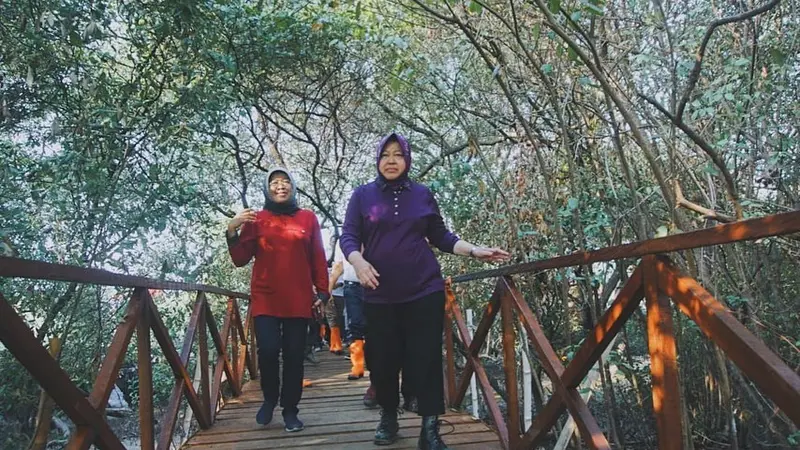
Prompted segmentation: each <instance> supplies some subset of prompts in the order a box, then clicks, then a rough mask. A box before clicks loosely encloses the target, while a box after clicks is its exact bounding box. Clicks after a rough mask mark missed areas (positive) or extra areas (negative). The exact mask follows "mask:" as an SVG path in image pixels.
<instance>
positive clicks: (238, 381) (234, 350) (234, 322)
mask: <svg viewBox="0 0 800 450" xmlns="http://www.w3.org/2000/svg"><path fill="white" fill-rule="evenodd" d="M228 305H229V309H228V311H229V312H230V313H231V329H230V333H231V335H230V339H231V367H232V368H233V379H232V380H231V383H232V384H233V385H234V386H236V389H234V392H237V394H236V395H238V393H241V388H242V375H241V374H240V373H239V325H240V324H239V320H238V319H239V312H238V311H237V306H236V300H235V299H234V298H233V297H231V298H229V299H228Z"/></svg>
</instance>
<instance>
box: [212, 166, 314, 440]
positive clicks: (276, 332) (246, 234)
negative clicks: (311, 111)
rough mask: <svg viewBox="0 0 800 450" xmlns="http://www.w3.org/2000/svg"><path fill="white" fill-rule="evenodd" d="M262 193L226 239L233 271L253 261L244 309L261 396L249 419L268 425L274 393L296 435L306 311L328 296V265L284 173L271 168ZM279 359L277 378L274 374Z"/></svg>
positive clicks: (275, 402)
mask: <svg viewBox="0 0 800 450" xmlns="http://www.w3.org/2000/svg"><path fill="white" fill-rule="evenodd" d="M264 192H265V197H266V200H265V204H264V209H263V210H261V211H258V212H256V211H254V210H252V209H249V208H248V209H245V210H243V211H241V212H239V213H238V214H236V215H235V216H234V217H233V219H231V221H230V222H229V223H228V229H227V231H226V237H227V241H228V252H229V253H230V256H231V259H232V260H233V263H234V264H235V265H236V267H242V266H245V265H247V264H248V263H249V262H250V260H252V259H255V263H254V264H253V271H252V275H251V278H250V306H251V310H252V315H253V324H254V326H255V334H256V341H257V344H258V365H259V369H260V372H261V390H262V392H263V395H264V403H263V404H262V405H261V408H260V409H259V410H258V413H257V414H256V422H258V423H259V424H261V425H266V424H268V423H270V422H271V421H272V416H273V411H274V409H275V406H277V405H278V398H279V394H280V405H281V406H282V407H283V422H284V426H285V430H286V431H288V432H296V431H301V430H302V429H303V427H304V426H303V422H302V421H300V419H298V413H299V409H298V407H297V405H298V403H299V402H300V398H301V397H302V395H303V359H304V353H305V352H304V350H305V344H306V334H307V332H308V326H309V321H310V320H311V318H312V314H313V312H312V311H314V310H319V308H321V306H322V304H323V303H325V302H327V300H328V297H329V296H330V294H329V292H328V270H327V269H328V268H327V263H326V260H325V249H324V248H323V246H322V233H321V231H320V226H319V221H318V220H317V216H316V215H315V214H314V213H313V212H312V211H310V210H307V209H300V208H299V207H298V206H297V201H296V194H297V187H296V185H295V182H294V180H293V179H292V177H291V175H290V174H289V171H287V170H285V169H275V170H272V171H270V172H269V174H268V175H267V178H266V181H265V183H264ZM315 288H316V293H315V291H314V289H315ZM281 354H282V356H283V380H281V378H280V377H279V375H278V371H279V366H280V365H279V363H278V357H279V355H281ZM281 381H283V384H282V385H281Z"/></svg>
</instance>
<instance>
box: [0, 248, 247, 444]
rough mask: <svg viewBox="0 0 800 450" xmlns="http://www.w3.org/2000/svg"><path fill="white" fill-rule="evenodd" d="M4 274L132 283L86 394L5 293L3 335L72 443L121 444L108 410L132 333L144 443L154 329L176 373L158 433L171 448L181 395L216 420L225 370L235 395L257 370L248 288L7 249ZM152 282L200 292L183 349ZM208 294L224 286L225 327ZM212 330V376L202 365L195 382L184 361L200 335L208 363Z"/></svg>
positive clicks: (202, 417)
mask: <svg viewBox="0 0 800 450" xmlns="http://www.w3.org/2000/svg"><path fill="white" fill-rule="evenodd" d="M0 278H28V279H38V280H52V281H62V282H75V283H85V284H95V285H104V286H118V287H132V288H134V291H133V294H132V295H131V298H130V300H129V302H128V304H127V308H126V310H125V314H124V316H123V319H122V321H121V323H120V324H119V325H118V326H117V328H116V330H115V332H114V336H113V338H112V340H111V343H110V345H109V346H108V348H107V351H106V356H105V359H104V360H103V363H102V365H101V366H100V371H99V372H98V375H97V378H96V380H95V383H94V387H93V389H92V392H91V393H90V394H89V396H88V397H86V396H85V394H84V393H83V392H82V391H81V390H80V389H79V388H78V387H77V386H76V385H75V384H74V383H73V382H72V380H70V378H69V376H68V375H67V374H66V373H65V372H64V370H63V369H61V367H60V366H59V365H58V362H57V361H56V360H55V359H54V358H53V357H52V356H50V354H49V353H48V352H47V350H46V349H45V348H44V347H43V345H42V343H41V342H40V340H39V339H37V338H36V337H34V334H33V331H32V330H31V329H30V327H28V325H27V324H26V323H25V321H24V320H23V319H22V317H20V316H19V314H18V313H17V312H16V311H15V310H14V308H13V307H12V306H11V305H10V304H9V303H8V301H7V300H6V299H5V297H3V295H2V293H0V342H2V343H3V345H4V346H5V347H6V348H7V349H8V350H9V352H11V354H12V355H14V357H15V358H16V359H17V360H18V361H19V362H20V363H21V364H22V365H23V367H25V369H26V370H27V371H28V372H29V373H30V374H31V375H32V376H33V378H34V379H36V381H37V382H38V383H39V385H40V386H41V387H42V389H43V390H44V391H45V392H47V394H49V395H50V396H51V397H52V398H53V400H54V401H55V403H56V404H57V405H58V406H59V407H61V409H62V410H63V411H64V412H65V413H66V414H67V416H68V417H69V418H70V419H71V420H72V421H73V423H75V425H76V426H77V429H76V431H75V433H73V434H72V436H71V437H70V441H69V442H68V443H67V446H66V448H67V449H88V448H89V446H90V445H91V444H95V445H96V446H97V447H99V448H101V449H123V448H124V447H123V445H122V443H121V441H120V439H119V437H117V436H116V435H115V433H114V432H113V430H112V429H111V428H110V427H109V426H108V423H107V421H106V420H105V415H104V412H105V408H106V405H107V403H108V399H109V396H110V395H111V391H112V390H113V387H114V382H115V381H116V379H117V377H118V376H119V371H120V368H121V367H122V364H123V362H124V360H125V355H126V353H127V349H128V346H129V345H130V342H131V339H132V337H133V334H134V333H136V335H137V342H138V345H137V347H138V357H137V359H138V372H139V399H140V401H139V419H140V430H141V432H140V437H141V448H142V449H154V448H156V442H155V439H156V436H155V433H154V429H155V427H154V414H153V402H152V398H153V380H152V361H151V342H150V336H151V332H152V335H153V336H154V337H155V338H156V341H157V342H158V345H159V346H160V347H161V349H162V351H163V353H164V356H165V359H166V362H167V363H168V364H169V366H170V369H171V370H172V372H173V375H174V377H175V385H174V386H173V389H172V393H171V395H170V401H169V405H168V407H167V409H166V410H165V414H164V417H163V418H162V426H161V434H160V435H159V436H158V447H157V448H159V449H169V448H170V447H171V445H172V436H173V433H174V428H175V424H176V421H177V415H178V410H179V407H180V403H181V398H182V397H185V398H186V399H187V401H188V403H189V407H190V408H191V409H192V412H193V413H194V417H195V420H196V421H197V423H198V425H199V426H200V428H202V429H207V428H209V427H210V426H211V425H212V424H213V423H214V419H215V416H216V412H217V406H218V404H219V398H220V395H221V393H222V389H221V388H222V377H223V374H225V375H226V376H227V380H228V382H229V383H230V384H231V390H232V391H233V395H234V396H239V395H241V393H242V382H243V379H244V376H245V369H247V370H248V371H249V372H250V376H251V378H257V370H258V368H257V361H256V359H257V358H256V357H255V348H254V345H252V342H253V333H254V332H253V328H252V320H250V310H249V309H248V312H247V315H246V316H245V317H246V319H245V320H244V321H243V320H242V315H241V314H240V312H239V308H238V305H237V302H236V300H237V299H243V300H249V299H250V296H249V295H247V294H244V293H241V292H235V291H231V290H227V289H222V288H219V287H216V286H207V285H203V284H194V283H180V282H172V281H162V280H153V279H150V278H145V277H137V276H130V275H122V274H117V273H113V272H109V271H105V270H100V269H87V268H83V267H77V266H70V265H64V264H53V263H46V262H40V261H31V260H26V259H20V258H9V257H0ZM150 289H159V290H178V291H188V292H197V298H196V300H195V305H194V308H193V311H192V315H191V318H190V320H189V324H188V326H187V329H186V333H185V336H184V341H183V345H182V348H181V352H180V354H179V353H178V351H177V350H176V348H175V345H174V344H173V342H172V340H171V338H170V335H169V330H167V328H166V326H165V325H164V323H163V321H162V319H161V315H160V314H159V312H158V308H157V307H156V305H155V303H154V302H153V299H152V297H151V295H150V291H149V290H150ZM206 294H219V295H223V296H226V297H227V298H228V305H227V309H226V314H225V317H224V320H223V326H222V330H221V332H220V330H219V329H218V328H217V324H216V321H215V320H214V317H213V315H212V312H211V307H210V305H209V302H208V300H207V298H206ZM209 333H210V338H211V339H210V340H211V342H212V345H213V346H214V347H215V349H216V351H217V358H216V361H215V363H216V364H214V368H215V371H214V376H213V378H212V379H209V376H208V370H201V371H200V373H201V380H200V385H199V389H198V390H195V388H194V386H193V380H192V379H191V377H190V375H189V373H188V369H187V368H188V364H189V358H190V356H191V353H192V348H193V345H194V341H195V339H197V341H198V355H197V357H198V359H199V361H198V364H200V365H201V366H204V367H208V366H209V354H208V353H209V352H208V346H209V343H208V341H209Z"/></svg>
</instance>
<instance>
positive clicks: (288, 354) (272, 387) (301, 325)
mask: <svg viewBox="0 0 800 450" xmlns="http://www.w3.org/2000/svg"><path fill="white" fill-rule="evenodd" d="M254 323H255V327H256V329H255V331H256V341H257V342H258V365H259V367H260V369H261V391H262V392H263V393H264V400H265V401H267V402H271V403H272V404H273V405H276V404H277V403H278V392H279V388H280V400H281V403H280V405H281V406H282V407H283V411H284V413H292V412H293V413H295V414H296V413H297V412H298V409H297V404H298V403H300V397H301V396H302V395H303V359H304V357H305V353H304V350H305V344H306V330H307V329H308V319H302V318H280V317H272V316H256V317H255V322H254ZM281 352H282V353H283V386H281V383H280V378H279V377H278V367H279V364H278V354H279V353H281Z"/></svg>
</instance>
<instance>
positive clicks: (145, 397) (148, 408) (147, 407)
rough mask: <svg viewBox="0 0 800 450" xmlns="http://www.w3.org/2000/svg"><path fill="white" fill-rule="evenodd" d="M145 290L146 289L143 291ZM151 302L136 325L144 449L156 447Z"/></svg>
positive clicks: (140, 424)
mask: <svg viewBox="0 0 800 450" xmlns="http://www.w3.org/2000/svg"><path fill="white" fill-rule="evenodd" d="M143 292H144V291H143ZM152 314H153V312H152V310H151V308H150V302H145V303H144V304H143V307H142V310H141V314H139V322H138V323H137V325H136V342H137V344H138V345H137V347H138V359H139V361H138V365H139V436H140V438H141V446H142V450H153V449H154V448H155V436H154V432H153V365H152V360H151V358H150V352H151V348H150V317H151V316H152Z"/></svg>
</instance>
